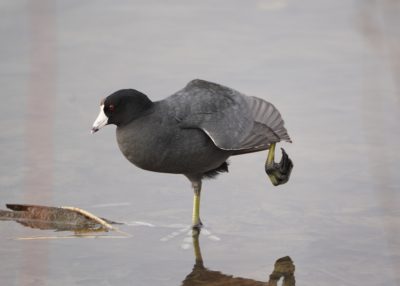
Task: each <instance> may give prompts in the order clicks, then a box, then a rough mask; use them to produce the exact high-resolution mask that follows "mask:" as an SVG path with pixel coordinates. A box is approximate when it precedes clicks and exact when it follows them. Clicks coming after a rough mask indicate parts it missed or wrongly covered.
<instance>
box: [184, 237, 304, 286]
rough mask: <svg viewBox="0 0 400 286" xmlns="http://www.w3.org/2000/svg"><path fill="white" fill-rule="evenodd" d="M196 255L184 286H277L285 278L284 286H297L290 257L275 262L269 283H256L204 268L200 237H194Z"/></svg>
mask: <svg viewBox="0 0 400 286" xmlns="http://www.w3.org/2000/svg"><path fill="white" fill-rule="evenodd" d="M193 247H194V254H195V257H196V263H195V264H194V266H193V270H192V272H191V273H190V274H189V275H187V276H186V278H185V280H183V281H182V286H200V285H208V286H213V285H215V286H217V285H232V286H276V285H278V282H279V280H280V279H281V278H283V282H282V285H283V286H295V285H296V281H295V277H294V271H295V266H294V264H293V261H292V259H291V258H290V257H289V256H285V257H282V258H279V259H278V260H277V261H276V262H275V266H274V270H273V272H272V273H271V275H270V276H269V281H268V282H261V281H256V280H253V279H248V278H242V277H233V276H232V275H226V274H223V273H221V272H219V271H212V270H209V269H207V268H206V267H205V266H204V263H203V258H202V256H201V251H200V243H199V236H198V235H195V236H193Z"/></svg>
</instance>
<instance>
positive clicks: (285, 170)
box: [265, 148, 293, 186]
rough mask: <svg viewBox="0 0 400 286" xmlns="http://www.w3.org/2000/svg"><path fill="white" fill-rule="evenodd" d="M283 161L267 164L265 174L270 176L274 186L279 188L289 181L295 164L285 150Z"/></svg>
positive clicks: (283, 151)
mask: <svg viewBox="0 0 400 286" xmlns="http://www.w3.org/2000/svg"><path fill="white" fill-rule="evenodd" d="M281 150H282V159H281V161H280V162H279V163H275V162H274V161H273V160H272V161H271V162H269V161H267V162H266V164H265V172H266V173H267V174H268V177H269V178H270V180H271V182H272V184H273V185H274V186H279V185H282V184H284V183H286V182H287V181H289V177H290V173H291V172H292V169H293V162H292V160H291V159H290V158H289V156H288V154H287V153H286V152H285V150H284V149H283V148H281Z"/></svg>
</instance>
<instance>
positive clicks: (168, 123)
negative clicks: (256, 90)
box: [92, 80, 293, 229]
mask: <svg viewBox="0 0 400 286" xmlns="http://www.w3.org/2000/svg"><path fill="white" fill-rule="evenodd" d="M107 124H115V125H117V141H118V145H119V148H120V149H121V151H122V153H123V154H124V155H125V157H126V158H127V159H128V160H129V161H130V162H132V163H133V164H135V165H136V166H138V167H140V168H142V169H145V170H150V171H155V172H163V173H175V174H184V175H185V176H186V177H187V178H188V179H189V180H190V181H191V183H192V186H193V189H194V204H193V219H192V223H193V228H194V229H199V228H200V227H201V225H202V223H201V220H200V216H199V211H200V191H201V182H202V179H203V178H212V177H215V176H216V175H217V174H218V173H221V172H227V171H228V164H227V162H226V160H227V159H228V157H229V156H232V155H239V154H245V153H250V152H257V151H262V150H266V149H270V151H269V154H268V158H267V162H266V172H267V174H268V175H269V177H270V179H271V181H272V183H273V184H274V185H279V184H283V183H285V182H287V180H288V179H289V176H290V171H291V169H292V166H293V164H292V162H291V160H290V159H289V157H288V156H287V155H286V153H285V152H284V151H283V149H282V152H283V157H282V160H281V162H280V163H279V164H277V163H275V162H274V154H275V143H276V142H279V141H281V140H285V141H288V142H291V141H290V137H289V135H288V133H287V131H286V129H285V127H284V122H283V120H282V118H281V115H280V113H279V111H278V110H277V109H276V108H275V107H274V106H273V105H272V104H271V103H269V102H266V101H264V100H262V99H259V98H256V97H250V96H246V95H243V94H241V93H239V92H237V91H235V90H233V89H230V88H228V87H225V86H221V85H219V84H215V83H211V82H207V81H204V80H193V81H191V82H189V83H188V84H187V86H186V87H185V88H183V89H182V90H180V91H178V92H176V93H175V94H173V95H172V96H170V97H168V98H166V99H164V100H161V101H157V102H152V101H151V100H150V99H149V98H148V97H147V96H146V95H144V94H143V93H141V92H139V91H137V90H133V89H124V90H119V91H117V92H115V93H113V94H111V95H110V96H108V97H107V98H105V99H104V100H103V101H102V102H101V106H100V114H99V116H98V117H97V119H96V121H95V122H94V124H93V128H92V132H93V133H94V132H96V131H98V130H99V129H100V128H102V127H104V126H105V125H107Z"/></svg>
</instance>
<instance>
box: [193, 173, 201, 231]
mask: <svg viewBox="0 0 400 286" xmlns="http://www.w3.org/2000/svg"><path fill="white" fill-rule="evenodd" d="M192 187H193V191H194V197H193V215H192V227H193V230H194V231H195V230H196V231H200V228H201V227H202V226H203V224H202V223H201V220H200V193H201V180H196V181H192Z"/></svg>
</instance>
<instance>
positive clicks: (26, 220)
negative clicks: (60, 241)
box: [0, 204, 115, 233]
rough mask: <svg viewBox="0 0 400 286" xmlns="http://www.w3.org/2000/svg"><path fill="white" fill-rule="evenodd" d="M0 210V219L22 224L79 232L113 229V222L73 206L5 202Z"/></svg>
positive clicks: (38, 227)
mask: <svg viewBox="0 0 400 286" xmlns="http://www.w3.org/2000/svg"><path fill="white" fill-rule="evenodd" d="M6 206H7V208H8V209H10V210H11V211H9V210H0V220H14V221H16V222H18V223H20V224H22V225H24V226H27V227H31V228H37V229H54V230H56V231H74V232H79V233H84V232H97V231H109V230H113V229H114V228H113V226H112V225H111V224H115V222H112V221H109V220H106V219H102V218H99V217H97V216H95V215H93V214H91V213H89V212H87V211H85V210H82V209H79V208H75V207H48V206H38V205H25V204H6Z"/></svg>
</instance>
